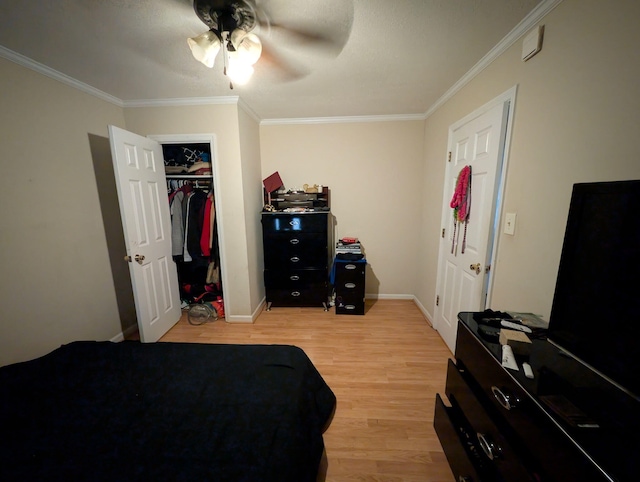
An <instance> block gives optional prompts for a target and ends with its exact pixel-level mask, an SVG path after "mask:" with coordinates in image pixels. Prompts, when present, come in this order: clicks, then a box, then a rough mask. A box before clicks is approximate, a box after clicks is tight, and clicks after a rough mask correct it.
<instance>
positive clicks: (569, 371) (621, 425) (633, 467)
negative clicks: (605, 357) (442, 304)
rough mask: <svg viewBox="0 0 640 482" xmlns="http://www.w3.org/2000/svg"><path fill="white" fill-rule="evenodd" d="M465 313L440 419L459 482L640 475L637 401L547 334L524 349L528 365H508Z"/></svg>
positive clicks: (630, 477) (440, 403)
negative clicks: (526, 370) (513, 367)
mask: <svg viewBox="0 0 640 482" xmlns="http://www.w3.org/2000/svg"><path fill="white" fill-rule="evenodd" d="M458 319H459V323H458V335H457V342H456V353H455V355H456V361H455V362H454V361H452V360H449V365H448V371H447V382H446V390H445V391H446V399H447V400H448V403H446V404H445V399H443V397H441V396H440V395H437V397H436V407H435V418H434V426H435V429H436V432H437V434H438V437H439V439H440V442H441V443H442V446H443V448H444V451H445V453H446V455H447V459H448V461H449V464H450V466H451V469H452V471H453V473H454V475H455V479H456V481H458V482H479V481H491V482H494V481H497V482H499V481H506V482H523V481H536V482H543V481H554V482H561V481H562V482H568V481H572V482H573V481H576V482H577V481H580V482H586V481H631V480H640V474H639V472H640V462H638V456H639V455H640V443H639V442H638V440H639V439H638V430H640V415H639V414H640V403H639V401H638V400H637V399H635V398H634V397H632V396H631V395H629V394H627V393H624V392H623V391H622V390H620V389H619V388H617V387H616V386H614V385H613V384H612V383H610V382H609V381H608V380H606V379H605V378H604V377H602V376H600V375H599V374H598V373H596V372H595V371H593V370H592V369H590V368H589V367H587V366H586V365H584V364H582V363H580V362H579V361H578V360H576V359H574V358H573V357H571V356H570V355H568V354H566V353H565V352H563V351H562V350H560V349H559V348H558V347H556V346H554V345H553V344H552V343H550V342H549V341H547V340H546V339H544V338H539V339H533V341H532V344H531V350H530V353H529V354H528V355H527V356H522V355H516V360H517V362H518V365H519V367H520V369H519V370H518V371H515V370H510V369H507V368H504V367H503V366H502V364H501V353H502V350H501V346H500V344H499V343H498V342H497V340H495V339H491V338H489V337H488V336H487V334H486V332H484V333H483V332H482V330H480V331H479V330H478V324H477V322H476V321H475V320H474V317H473V313H460V314H459V316H458ZM604 348H605V347H603V349H604ZM525 361H526V362H528V363H529V364H530V365H531V367H532V369H533V378H527V377H526V376H525V374H524V371H523V369H522V363H523V362H525Z"/></svg>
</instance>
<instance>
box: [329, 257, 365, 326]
mask: <svg viewBox="0 0 640 482" xmlns="http://www.w3.org/2000/svg"><path fill="white" fill-rule="evenodd" d="M366 267H367V263H366V261H364V260H359V261H345V260H340V259H336V260H335V266H334V269H335V294H336V314H338V315H364V286H365V268H366Z"/></svg>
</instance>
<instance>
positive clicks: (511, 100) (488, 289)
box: [433, 85, 518, 330]
mask: <svg viewBox="0 0 640 482" xmlns="http://www.w3.org/2000/svg"><path fill="white" fill-rule="evenodd" d="M517 89H518V86H517V85H514V86H513V87H511V88H510V89H509V90H507V91H506V92H504V93H502V94H501V95H499V96H498V97H495V98H494V99H492V100H490V101H489V102H487V103H486V104H484V105H482V106H481V107H479V108H478V109H476V110H474V111H473V112H471V113H470V114H468V115H466V116H465V117H463V118H462V119H460V120H458V121H456V122H454V123H453V124H452V125H451V126H449V133H448V140H447V152H452V150H453V147H454V146H453V145H452V143H453V134H454V132H455V131H456V130H457V129H459V128H460V127H461V126H463V125H465V124H467V123H468V122H470V121H471V120H473V119H475V118H477V117H479V116H481V115H483V114H485V113H486V112H487V111H489V110H491V109H492V108H494V107H495V106H496V105H500V104H501V105H503V106H507V105H508V106H509V109H508V113H507V120H506V128H505V131H504V139H503V140H502V141H501V143H502V153H501V156H500V157H501V159H500V160H499V161H498V167H497V170H498V175H497V181H496V188H495V191H494V192H495V198H494V203H493V215H492V216H491V219H492V223H491V227H490V229H489V238H488V241H487V255H488V256H487V258H488V264H489V265H490V269H489V273H488V275H487V276H486V277H485V281H484V284H483V288H482V295H481V299H483V300H484V304H483V307H482V308H483V309H486V308H487V307H488V306H490V305H491V295H492V290H493V280H494V278H495V273H496V268H497V266H496V264H497V252H498V244H499V239H500V236H498V234H499V232H500V231H499V229H500V220H501V218H502V207H503V202H504V190H505V184H506V180H507V165H508V160H509V152H510V146H511V136H512V129H513V119H514V114H515V104H516V94H517ZM445 162H446V160H445ZM443 182H445V183H446V170H445V179H444V181H443ZM449 198H450V193H449V192H448V191H447V186H445V187H444V193H443V198H442V210H441V213H440V215H441V219H443V213H444V211H445V209H446V210H447V211H450V209H449V208H448V206H449ZM443 249H444V248H443V244H442V243H440V249H439V250H438V264H437V266H438V274H437V277H436V294H435V295H436V296H434V300H433V313H434V314H435V313H437V312H438V311H437V310H438V304H437V303H438V300H437V296H438V291H439V288H440V284H441V282H442V279H441V278H442V276H443V274H442V273H441V270H440V265H441V263H442V255H443V252H442V250H443ZM434 319H435V320H436V323H437V316H434ZM434 328H435V329H436V330H437V329H438V326H437V324H436V325H435V326H434Z"/></svg>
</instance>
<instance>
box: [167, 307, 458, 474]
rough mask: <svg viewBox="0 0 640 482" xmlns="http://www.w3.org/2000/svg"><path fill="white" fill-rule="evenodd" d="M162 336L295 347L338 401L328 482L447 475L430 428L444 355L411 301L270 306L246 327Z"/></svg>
mask: <svg viewBox="0 0 640 482" xmlns="http://www.w3.org/2000/svg"><path fill="white" fill-rule="evenodd" d="M161 341H182V342H197V343H242V344H287V345H296V346H298V347H300V348H302V349H303V350H304V351H305V352H306V353H307V355H308V356H309V358H310V359H311V361H312V362H313V364H314V365H315V366H316V368H317V369H318V371H319V372H320V373H321V374H322V377H323V378H324V379H325V381H326V382H327V384H328V385H329V386H330V387H331V389H332V390H333V392H334V393H335V395H336V397H337V400H338V403H337V408H336V413H335V417H334V419H333V422H332V423H331V426H330V427H329V429H328V430H327V431H326V432H325V434H324V441H325V446H326V453H327V459H328V469H327V476H326V481H327V482H352V481H375V482H383V481H384V482H399V481H407V482H453V480H454V479H453V475H452V474H451V471H450V469H449V465H448V464H447V461H446V458H445V456H444V453H443V452H442V447H441V446H440V443H439V442H438V438H437V436H436V434H435V431H434V429H433V411H434V402H435V394H436V392H440V393H442V392H443V391H444V384H445V376H446V366H447V358H449V357H450V356H451V352H450V351H449V349H448V348H447V346H446V345H445V343H444V342H443V341H442V339H441V338H440V336H439V335H438V333H437V332H436V331H435V330H433V329H432V328H431V326H430V325H429V323H428V322H427V320H426V319H425V318H424V316H423V315H422V313H421V312H420V310H418V308H417V307H416V305H415V304H414V303H413V302H412V301H405V300H367V305H366V312H365V315H364V316H354V315H336V314H335V312H334V311H333V310H332V311H329V312H325V311H324V310H323V309H322V308H273V309H272V310H271V311H263V312H262V313H261V314H260V316H259V317H258V319H257V320H256V321H255V323H253V324H237V323H226V322H224V321H222V320H218V321H215V322H212V323H207V324H205V325H201V326H193V325H190V324H189V323H188V321H187V318H186V313H184V314H183V317H182V319H181V321H180V322H179V323H178V324H177V325H176V326H175V327H174V328H173V329H171V331H169V333H167V334H166V335H165V336H164V337H163V338H162V340H161Z"/></svg>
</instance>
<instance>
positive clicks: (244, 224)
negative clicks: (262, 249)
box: [125, 104, 262, 321]
mask: <svg viewBox="0 0 640 482" xmlns="http://www.w3.org/2000/svg"><path fill="white" fill-rule="evenodd" d="M240 118H241V119H242V125H243V127H244V128H245V129H246V130H247V131H251V130H252V129H253V131H254V133H253V134H252V133H251V132H248V133H246V134H243V138H242V141H243V142H241V138H240V133H239V125H240V124H239V122H240ZM125 119H126V128H127V130H130V131H132V132H135V133H137V134H140V135H144V136H146V135H154V134H155V135H170V134H215V136H216V153H215V157H216V162H217V164H218V172H219V175H220V179H219V187H220V193H218V194H219V196H217V199H218V201H219V206H217V208H218V209H217V212H218V221H219V222H220V224H219V225H218V226H219V230H220V235H221V239H220V243H221V250H223V251H224V258H225V261H226V265H223V266H222V268H223V270H225V271H226V274H223V280H224V281H226V284H225V285H224V286H223V291H224V298H225V312H228V315H229V316H228V317H227V320H228V321H251V318H252V316H253V314H254V313H255V312H256V310H257V308H258V302H259V301H258V299H257V298H259V296H260V294H259V293H256V294H253V295H252V287H253V288H254V290H253V291H254V292H255V287H256V286H257V283H258V281H257V280H258V279H261V277H262V271H261V269H262V266H258V265H257V264H256V263H257V260H256V255H255V254H254V253H255V249H256V247H255V237H256V235H255V230H256V229H257V228H256V227H255V226H254V224H255V219H248V217H247V216H248V215H251V216H253V217H254V218H255V214H253V213H255V212H258V211H260V209H261V207H262V203H261V202H260V200H259V198H258V196H257V195H255V194H251V193H252V192H254V191H255V190H256V187H255V182H256V181H257V180H258V179H259V174H258V173H257V170H256V168H255V165H256V160H255V152H248V153H247V155H246V156H244V155H243V152H242V150H243V149H244V150H245V151H251V149H249V148H248V147H247V145H248V144H249V142H250V141H252V142H256V143H257V142H258V139H257V136H256V135H255V132H256V131H257V123H256V122H255V121H253V120H251V119H247V116H246V114H244V113H242V114H239V110H238V107H237V106H236V105H235V104H229V105H205V106H201V105H199V106H190V107H185V106H182V107H139V108H126V109H125ZM252 123H253V124H255V126H254V127H252ZM247 139H249V140H247ZM255 149H256V148H254V151H255ZM245 159H247V160H246V165H245ZM253 171H256V173H253ZM257 182H259V180H258V181H257ZM247 183H249V184H250V185H249V186H247V185H246V184H247ZM245 192H246V193H248V197H247V198H245ZM248 213H251V214H248ZM249 243H251V245H249ZM249 253H251V254H249ZM250 257H251V259H252V264H250V263H249V258H250Z"/></svg>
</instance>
